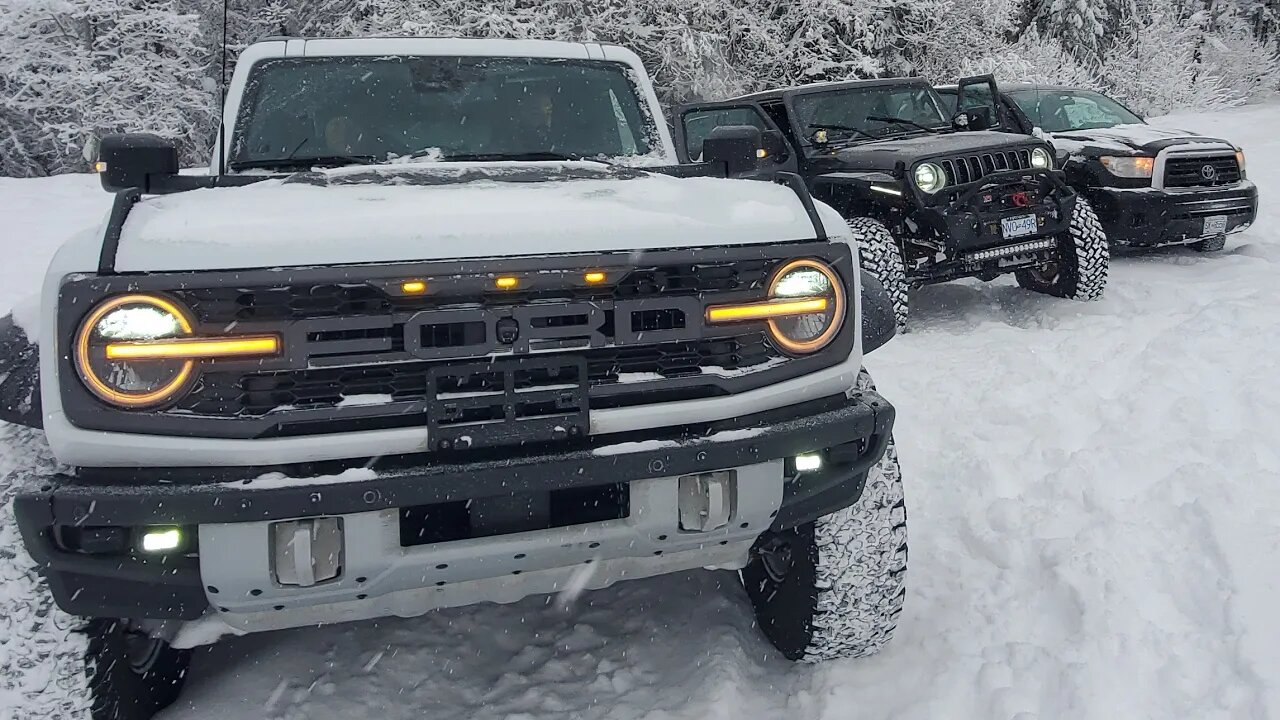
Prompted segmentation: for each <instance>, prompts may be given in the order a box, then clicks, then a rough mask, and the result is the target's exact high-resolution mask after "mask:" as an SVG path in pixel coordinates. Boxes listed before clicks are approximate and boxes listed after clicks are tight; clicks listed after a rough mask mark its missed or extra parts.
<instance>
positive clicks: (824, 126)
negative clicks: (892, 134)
mask: <svg viewBox="0 0 1280 720" xmlns="http://www.w3.org/2000/svg"><path fill="white" fill-rule="evenodd" d="M809 129H810V130H840V131H843V132H851V133H858V134H859V135H862V136H864V137H868V138H871V139H872V140H880V139H881V138H879V137H877V136H875V135H872V134H871V133H869V132H867V131H866V130H863V129H862V128H856V127H853V126H852V125H832V124H829V123H809Z"/></svg>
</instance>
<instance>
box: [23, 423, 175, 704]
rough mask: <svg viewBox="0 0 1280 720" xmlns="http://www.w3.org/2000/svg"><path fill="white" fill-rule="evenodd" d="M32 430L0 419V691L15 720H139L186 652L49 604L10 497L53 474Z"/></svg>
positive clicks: (165, 695) (168, 692)
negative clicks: (22, 537) (15, 519)
mask: <svg viewBox="0 0 1280 720" xmlns="http://www.w3.org/2000/svg"><path fill="white" fill-rule="evenodd" d="M53 468H54V463H53V460H52V458H51V457H50V455H49V451H48V447H47V446H46V445H45V442H44V436H43V435H42V433H41V432H40V431H39V430H31V429H28V428H21V427H18V426H13V425H5V424H3V423H0V587H3V588H4V590H5V592H4V593H3V594H0V664H3V666H4V671H3V673H0V696H3V697H5V698H9V699H10V700H9V701H10V702H12V703H14V704H12V705H10V706H9V707H7V708H6V710H8V711H9V712H10V713H11V715H9V716H6V717H12V718H13V719H14V720H51V719H53V718H57V719H58V720H146V718H150V717H152V716H153V715H155V714H156V713H157V712H158V711H160V710H161V709H163V708H164V707H166V706H168V705H169V704H171V703H172V702H173V701H174V700H176V699H177V697H178V693H179V692H180V691H181V690H182V683H183V680H184V679H185V677H186V672H187V665H188V663H189V662H190V656H191V653H190V651H188V650H177V649H174V648H172V647H170V646H169V644H168V643H167V642H165V641H164V640H160V639H151V638H148V637H147V636H146V634H145V633H142V632H140V631H137V630H133V629H131V628H130V627H129V626H128V625H127V624H126V623H125V622H124V621H119V620H112V619H103V618H94V619H87V618H78V617H75V616H72V615H68V614H67V613H65V612H63V611H62V610H61V609H60V608H59V607H58V606H57V605H56V604H55V603H54V601H53V595H52V594H50V592H49V588H48V587H47V586H46V583H45V581H44V578H42V577H41V576H40V573H39V571H38V569H37V567H36V563H35V562H34V561H33V560H32V559H31V557H30V556H29V555H27V552H26V550H25V549H24V548H23V544H22V540H21V538H19V537H18V530H17V525H16V523H15V521H14V517H13V498H14V495H15V494H17V492H18V490H19V489H21V488H22V487H24V486H26V485H27V484H28V483H31V482H33V481H35V479H37V478H39V477H40V476H41V475H42V474H43V473H47V472H51V471H52V470H53Z"/></svg>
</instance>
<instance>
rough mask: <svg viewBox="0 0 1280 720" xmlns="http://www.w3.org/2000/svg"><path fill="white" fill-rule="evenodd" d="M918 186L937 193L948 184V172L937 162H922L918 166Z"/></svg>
mask: <svg viewBox="0 0 1280 720" xmlns="http://www.w3.org/2000/svg"><path fill="white" fill-rule="evenodd" d="M915 175H916V187H918V188H920V189H921V190H923V191H925V192H927V193H936V192H938V191H939V190H941V189H942V188H943V187H945V186H946V184H947V174H946V173H945V172H943V171H942V167H941V166H940V165H937V164H935V163H930V162H927V163H920V164H919V165H917V166H916V173H915Z"/></svg>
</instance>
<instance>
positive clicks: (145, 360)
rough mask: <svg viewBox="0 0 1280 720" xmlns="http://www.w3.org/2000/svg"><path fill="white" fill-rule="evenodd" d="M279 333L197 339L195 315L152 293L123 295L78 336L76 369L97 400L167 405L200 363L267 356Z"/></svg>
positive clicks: (276, 347)
mask: <svg viewBox="0 0 1280 720" xmlns="http://www.w3.org/2000/svg"><path fill="white" fill-rule="evenodd" d="M280 347H281V343H280V338H279V337H277V336H275V335H260V336H247V335H246V336H228V337H195V336H194V327H193V325H192V322H191V314H190V312H189V311H187V310H186V309H185V308H183V307H181V306H180V305H178V304H177V303H175V302H173V301H171V300H168V299H165V298H162V297H158V296H154V295H141V294H133V295H120V296H117V297H114V298H110V299H108V300H106V301H105V302H103V303H101V304H100V305H98V306H97V307H95V308H94V309H93V311H92V312H90V313H89V315H88V317H86V318H85V319H84V321H83V322H81V324H80V328H79V330H78V331H77V332H76V336H75V345H74V353H75V366H76V371H77V372H78V373H79V375H80V379H81V380H82V381H83V382H84V384H85V387H87V388H88V389H89V391H90V392H92V393H93V394H94V395H96V396H97V397H98V398H99V399H101V400H103V401H105V402H107V403H109V404H111V405H115V406H117V407H122V408H145V407H154V406H157V405H163V404H165V403H167V402H170V401H172V400H173V399H174V398H176V397H178V396H179V395H180V394H181V393H182V392H184V391H185V390H186V389H187V388H188V387H189V386H190V384H191V380H192V378H193V377H194V376H195V368H196V362H197V361H199V360H202V359H213V358H252V357H268V356H272V355H277V354H279V352H280Z"/></svg>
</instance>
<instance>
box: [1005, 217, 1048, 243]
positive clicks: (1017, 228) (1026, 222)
mask: <svg viewBox="0 0 1280 720" xmlns="http://www.w3.org/2000/svg"><path fill="white" fill-rule="evenodd" d="M1000 229H1001V230H1002V231H1003V232H1004V239H1005V240H1010V239H1012V238H1020V237H1026V236H1027V235H1035V234H1036V230H1038V229H1039V226H1038V225H1037V224H1036V216H1035V215H1019V216H1017V217H1011V218H1001V220H1000Z"/></svg>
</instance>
